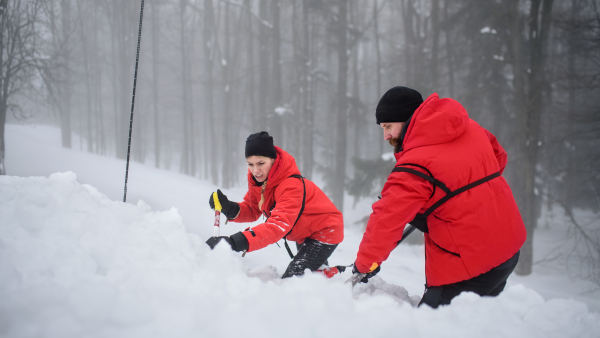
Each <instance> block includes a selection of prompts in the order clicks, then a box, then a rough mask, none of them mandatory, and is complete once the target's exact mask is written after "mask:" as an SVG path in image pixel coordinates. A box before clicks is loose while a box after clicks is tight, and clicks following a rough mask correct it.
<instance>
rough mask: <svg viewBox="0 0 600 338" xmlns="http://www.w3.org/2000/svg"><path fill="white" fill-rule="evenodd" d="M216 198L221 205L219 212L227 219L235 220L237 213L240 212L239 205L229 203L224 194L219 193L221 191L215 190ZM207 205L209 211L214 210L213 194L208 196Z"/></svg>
mask: <svg viewBox="0 0 600 338" xmlns="http://www.w3.org/2000/svg"><path fill="white" fill-rule="evenodd" d="M217 198H218V199H219V202H220V203H221V212H222V213H223V214H224V215H225V216H226V217H227V219H234V218H236V217H237V215H238V213H239V212H240V205H239V204H237V203H235V202H231V201H230V200H229V199H228V198H227V196H225V194H223V193H222V192H221V189H218V190H217ZM208 204H209V205H210V208H211V209H213V210H215V201H214V199H213V194H210V199H209V200H208Z"/></svg>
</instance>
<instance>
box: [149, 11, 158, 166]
mask: <svg viewBox="0 0 600 338" xmlns="http://www.w3.org/2000/svg"><path fill="white" fill-rule="evenodd" d="M151 4H152V7H151V10H152V17H151V19H152V21H151V22H152V101H153V102H152V103H153V108H154V116H153V117H154V166H155V167H156V168H159V167H160V123H159V113H158V112H159V109H158V105H159V100H158V93H159V90H158V82H159V79H160V75H159V70H158V62H159V58H160V55H159V51H158V25H159V22H158V0H154V1H152V3H151Z"/></svg>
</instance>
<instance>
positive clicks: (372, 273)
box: [352, 262, 381, 283]
mask: <svg viewBox="0 0 600 338" xmlns="http://www.w3.org/2000/svg"><path fill="white" fill-rule="evenodd" d="M379 271H381V266H377V269H375V270H373V271H371V272H369V273H367V274H366V275H365V276H364V277H363V279H361V280H360V282H361V283H367V282H369V278H371V277H373V276H375V275H376V274H377V273H379ZM355 273H362V272H360V271H358V269H357V268H356V262H355V263H354V265H353V266H352V274H355Z"/></svg>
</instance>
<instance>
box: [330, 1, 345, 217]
mask: <svg viewBox="0 0 600 338" xmlns="http://www.w3.org/2000/svg"><path fill="white" fill-rule="evenodd" d="M338 3H339V14H338V22H337V40H338V86H337V112H336V134H335V175H334V184H333V192H332V194H331V196H332V200H333V203H335V205H336V207H337V208H338V209H339V210H340V211H342V212H343V211H344V183H345V179H346V145H347V142H348V141H347V139H346V130H347V123H348V111H347V97H346V91H347V88H348V51H347V49H348V37H347V29H348V2H347V0H338Z"/></svg>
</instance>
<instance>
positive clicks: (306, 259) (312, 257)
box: [281, 238, 338, 278]
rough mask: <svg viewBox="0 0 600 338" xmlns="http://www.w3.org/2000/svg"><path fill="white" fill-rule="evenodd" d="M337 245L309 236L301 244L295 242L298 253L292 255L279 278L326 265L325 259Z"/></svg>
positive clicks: (296, 274) (297, 274) (298, 274)
mask: <svg viewBox="0 0 600 338" xmlns="http://www.w3.org/2000/svg"><path fill="white" fill-rule="evenodd" d="M337 246H338V245H337V244H327V243H322V242H319V241H317V240H314V239H310V238H307V239H306V240H305V241H304V243H302V244H297V243H296V248H297V249H298V253H297V254H296V256H294V259H293V260H292V262H291V263H290V265H288V267H287V269H286V270H285V272H284V273H283V276H281V278H288V277H292V276H300V275H303V274H304V270H306V269H310V270H311V271H315V270H317V269H318V268H320V267H321V265H323V264H325V265H327V259H328V258H329V256H331V254H332V253H333V251H334V250H335V248H337Z"/></svg>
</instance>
